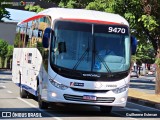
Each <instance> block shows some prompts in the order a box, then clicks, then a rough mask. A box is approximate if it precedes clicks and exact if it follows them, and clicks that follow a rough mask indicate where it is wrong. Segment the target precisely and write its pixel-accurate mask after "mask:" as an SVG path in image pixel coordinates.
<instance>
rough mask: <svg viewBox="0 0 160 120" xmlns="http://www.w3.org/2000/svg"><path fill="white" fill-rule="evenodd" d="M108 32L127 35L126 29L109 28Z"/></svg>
mask: <svg viewBox="0 0 160 120" xmlns="http://www.w3.org/2000/svg"><path fill="white" fill-rule="evenodd" d="M108 32H110V33H122V34H125V33H126V29H125V28H119V27H108Z"/></svg>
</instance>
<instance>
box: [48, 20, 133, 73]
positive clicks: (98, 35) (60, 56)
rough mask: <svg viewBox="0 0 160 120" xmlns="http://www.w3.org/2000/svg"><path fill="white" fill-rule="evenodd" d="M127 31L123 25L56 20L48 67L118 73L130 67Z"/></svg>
mask: <svg viewBox="0 0 160 120" xmlns="http://www.w3.org/2000/svg"><path fill="white" fill-rule="evenodd" d="M129 37H130V36H129V30H128V27H127V26H124V25H106V24H96V23H79V22H69V21H57V22H56V23H55V25H54V37H53V38H52V41H51V55H50V56H51V64H52V65H54V66H58V67H61V68H65V69H70V70H77V71H87V72H100V73H107V72H121V71H126V70H128V69H129V67H130V38H129Z"/></svg>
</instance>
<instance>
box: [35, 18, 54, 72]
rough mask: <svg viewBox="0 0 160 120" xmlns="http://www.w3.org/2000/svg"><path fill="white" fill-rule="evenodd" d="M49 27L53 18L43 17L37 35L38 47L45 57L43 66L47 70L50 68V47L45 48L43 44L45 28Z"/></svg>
mask: <svg viewBox="0 0 160 120" xmlns="http://www.w3.org/2000/svg"><path fill="white" fill-rule="evenodd" d="M47 27H51V20H50V19H49V17H43V18H40V19H39V24H38V29H37V30H38V31H37V32H38V33H37V34H38V37H37V49H38V50H39V51H40V53H41V55H42V57H43V66H44V68H45V70H46V71H47V70H48V51H49V50H48V48H43V45H42V38H43V34H44V30H45V29H46V28H47Z"/></svg>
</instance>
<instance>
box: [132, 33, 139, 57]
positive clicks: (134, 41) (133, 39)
mask: <svg viewBox="0 0 160 120" xmlns="http://www.w3.org/2000/svg"><path fill="white" fill-rule="evenodd" d="M137 44H138V43H137V39H136V38H135V37H134V36H131V50H132V51H131V52H132V55H135V54H136V50H137Z"/></svg>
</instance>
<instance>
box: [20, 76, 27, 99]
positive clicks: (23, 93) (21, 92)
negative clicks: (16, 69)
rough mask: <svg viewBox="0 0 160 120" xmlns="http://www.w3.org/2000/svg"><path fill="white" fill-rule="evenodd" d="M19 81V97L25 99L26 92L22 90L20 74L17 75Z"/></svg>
mask: <svg viewBox="0 0 160 120" xmlns="http://www.w3.org/2000/svg"><path fill="white" fill-rule="evenodd" d="M19 81H20V97H21V98H27V96H28V92H27V91H26V90H24V89H22V83H21V74H19Z"/></svg>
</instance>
